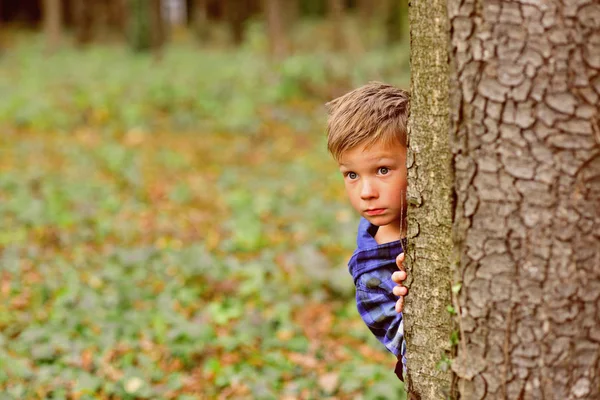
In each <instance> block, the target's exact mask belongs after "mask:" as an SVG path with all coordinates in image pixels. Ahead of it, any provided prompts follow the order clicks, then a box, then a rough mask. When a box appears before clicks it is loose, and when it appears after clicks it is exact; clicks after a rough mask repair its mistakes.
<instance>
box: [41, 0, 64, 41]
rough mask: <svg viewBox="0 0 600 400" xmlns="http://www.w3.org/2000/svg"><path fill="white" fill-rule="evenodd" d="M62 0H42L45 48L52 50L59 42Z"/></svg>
mask: <svg viewBox="0 0 600 400" xmlns="http://www.w3.org/2000/svg"><path fill="white" fill-rule="evenodd" d="M61 3H62V0H44V3H43V12H44V35H45V36H46V44H47V50H48V51H49V52H54V51H55V50H56V49H57V48H58V47H59V46H60V42H61V31H62V4H61Z"/></svg>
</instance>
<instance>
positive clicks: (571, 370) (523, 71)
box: [408, 0, 600, 399]
mask: <svg viewBox="0 0 600 400" xmlns="http://www.w3.org/2000/svg"><path fill="white" fill-rule="evenodd" d="M448 15H449V18H450V22H451V25H452V30H451V32H452V34H451V45H452V64H453V73H452V87H453V90H452V93H453V101H452V119H453V124H452V125H453V129H452V131H453V136H454V140H453V141H452V147H453V161H454V165H455V169H456V183H455V187H456V196H457V203H456V217H455V222H454V233H455V238H456V244H457V249H458V250H459V252H460V263H459V270H460V273H459V279H460V281H461V282H462V288H461V291H460V295H459V298H458V302H459V305H460V319H459V323H460V330H461V332H462V338H461V343H460V344H459V346H458V356H457V358H456V359H455V360H454V362H453V364H452V369H453V370H454V371H455V372H456V374H457V375H458V377H459V388H460V394H461V398H464V399H483V398H486V399H500V398H502V399H599V398H600V333H599V332H600V330H599V329H598V327H599V326H600V128H599V116H600V107H599V104H600V102H599V97H600V6H599V5H598V2H595V1H591V0H590V1H578V2H575V1H572V2H550V1H526V0H521V1H513V2H501V1H492V0H489V1H475V0H470V1H459V0H449V1H448ZM415 72H416V73H419V71H418V70H415V69H413V73H415ZM417 92H418V90H417ZM416 107H417V109H418V107H419V106H418V104H417V105H416ZM430 132H433V130H431V131H430ZM419 177H421V174H419ZM424 230H425V229H424V227H423V226H421V231H424ZM415 279H417V278H416V277H415ZM411 289H412V293H411V296H414V295H415V290H414V289H413V288H411ZM409 298H410V296H409ZM413 300H414V298H413ZM408 352H409V354H410V352H411V347H410V346H409V349H408ZM410 365H411V364H409V368H410Z"/></svg>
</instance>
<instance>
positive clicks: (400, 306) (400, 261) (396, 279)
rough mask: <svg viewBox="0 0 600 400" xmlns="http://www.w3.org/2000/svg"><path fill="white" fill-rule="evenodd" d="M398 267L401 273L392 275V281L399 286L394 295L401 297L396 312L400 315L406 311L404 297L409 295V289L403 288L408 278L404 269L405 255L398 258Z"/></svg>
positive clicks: (402, 254) (401, 254)
mask: <svg viewBox="0 0 600 400" xmlns="http://www.w3.org/2000/svg"><path fill="white" fill-rule="evenodd" d="M396 265H397V266H398V268H399V269H400V271H396V272H394V273H393V274H392V280H393V281H394V282H396V283H397V284H398V285H397V286H395V287H394V289H393V290H392V293H394V295H396V296H399V297H400V298H399V299H398V301H397V302H396V312H398V313H399V312H402V310H403V309H404V296H406V295H407V294H408V289H407V288H406V287H405V286H402V282H404V280H405V279H406V276H407V275H406V270H405V269H404V253H400V254H399V255H398V257H396Z"/></svg>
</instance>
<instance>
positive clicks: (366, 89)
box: [326, 82, 409, 380]
mask: <svg viewBox="0 0 600 400" xmlns="http://www.w3.org/2000/svg"><path fill="white" fill-rule="evenodd" d="M326 106H327V109H328V113H329V118H328V123H327V147H328V149H329V152H330V153H331V154H332V155H333V157H334V159H335V160H336V161H337V162H338V165H339V168H340V172H341V173H342V175H343V177H344V185H345V187H346V193H347V195H348V198H349V200H350V203H351V204H352V207H353V208H354V209H355V210H356V211H358V213H359V214H360V215H361V219H360V223H359V225H358V236H357V249H356V250H355V251H354V254H353V255H352V257H351V258H350V261H349V263H348V267H349V270H350V274H351V275H352V278H353V279H354V284H355V286H356V303H357V308H358V311H359V313H360V315H361V317H362V318H363V320H364V322H365V323H366V324H367V326H368V327H369V329H370V330H371V332H373V334H374V335H375V336H376V337H377V339H378V340H379V341H380V342H381V343H383V344H384V345H385V347H386V348H387V349H388V350H389V351H390V352H392V353H393V354H394V355H395V356H396V357H397V359H398V363H397V364H396V371H395V372H396V375H398V377H399V378H400V379H401V380H402V374H403V370H404V369H405V368H406V359H405V357H404V356H405V352H406V345H405V343H404V326H403V322H402V312H401V311H402V307H403V297H400V299H398V296H405V295H406V294H407V289H406V287H404V286H402V282H403V281H404V279H406V272H404V267H403V265H402V262H403V261H404V252H403V243H405V242H406V239H405V238H406V123H407V119H408V110H409V102H408V94H407V93H406V92H405V91H403V90H400V89H397V88H395V87H393V86H390V85H386V84H383V83H379V82H371V83H369V84H367V85H365V86H362V87H359V88H358V89H355V90H353V91H351V92H349V93H347V94H345V95H344V96H341V97H339V98H337V99H335V100H333V101H331V102H329V103H327V104H326ZM398 268H400V270H398ZM395 283H396V284H397V285H396V284H395Z"/></svg>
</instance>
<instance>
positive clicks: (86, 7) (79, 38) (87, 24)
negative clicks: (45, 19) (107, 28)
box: [71, 0, 94, 46]
mask: <svg viewBox="0 0 600 400" xmlns="http://www.w3.org/2000/svg"><path fill="white" fill-rule="evenodd" d="M71 7H72V10H73V19H74V22H75V42H76V43H77V45H79V46H83V45H86V44H88V43H89V42H91V41H92V33H93V29H94V17H93V14H92V12H91V11H92V7H91V6H90V4H89V3H87V2H86V0H73V1H72V2H71Z"/></svg>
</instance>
